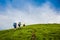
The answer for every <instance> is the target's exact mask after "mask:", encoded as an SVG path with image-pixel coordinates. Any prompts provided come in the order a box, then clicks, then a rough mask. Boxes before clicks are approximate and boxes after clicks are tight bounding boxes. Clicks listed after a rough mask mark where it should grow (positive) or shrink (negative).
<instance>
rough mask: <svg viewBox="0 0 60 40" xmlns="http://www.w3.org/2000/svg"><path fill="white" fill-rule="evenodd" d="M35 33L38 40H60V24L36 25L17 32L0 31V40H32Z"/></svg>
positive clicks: (11, 30)
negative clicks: (33, 32)
mask: <svg viewBox="0 0 60 40" xmlns="http://www.w3.org/2000/svg"><path fill="white" fill-rule="evenodd" d="M32 31H35V35H36V40H51V39H52V40H60V39H59V38H60V24H34V25H28V26H25V27H21V28H17V29H16V30H14V29H10V30H3V31H0V40H31V36H32Z"/></svg>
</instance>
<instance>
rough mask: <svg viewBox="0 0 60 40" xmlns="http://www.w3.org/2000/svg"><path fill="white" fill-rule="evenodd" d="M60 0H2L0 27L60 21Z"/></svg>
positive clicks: (0, 2) (6, 27)
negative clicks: (16, 23)
mask: <svg viewBox="0 0 60 40" xmlns="http://www.w3.org/2000/svg"><path fill="white" fill-rule="evenodd" d="M59 18H60V0H0V29H8V28H13V23H14V22H19V21H21V22H22V24H23V23H25V24H37V23H60V19H59Z"/></svg>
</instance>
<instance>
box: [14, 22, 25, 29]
mask: <svg viewBox="0 0 60 40" xmlns="http://www.w3.org/2000/svg"><path fill="white" fill-rule="evenodd" d="M13 26H14V28H17V26H18V27H21V22H19V23H18V25H17V23H16V22H15V23H13ZM23 26H25V24H23Z"/></svg>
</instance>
